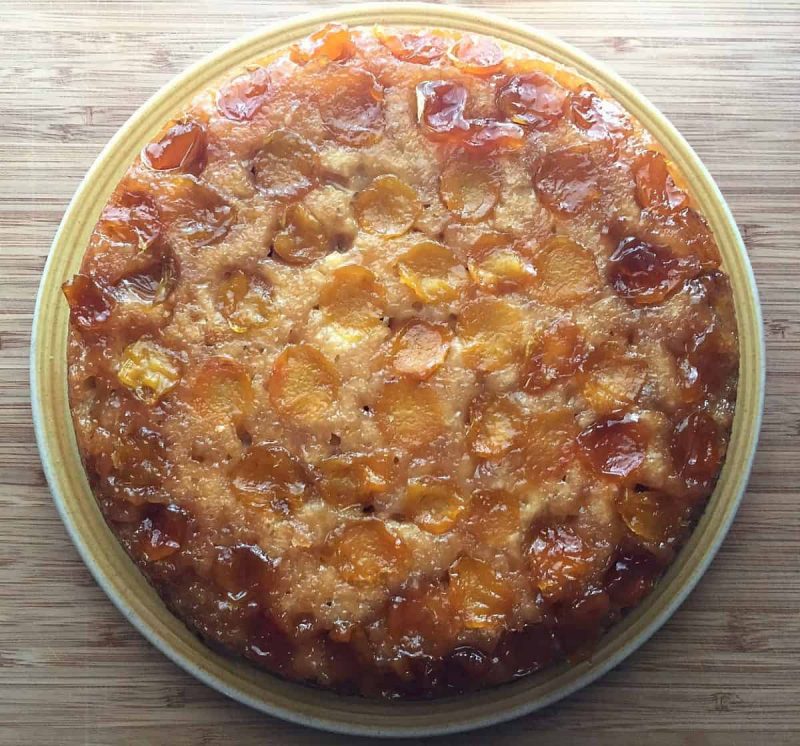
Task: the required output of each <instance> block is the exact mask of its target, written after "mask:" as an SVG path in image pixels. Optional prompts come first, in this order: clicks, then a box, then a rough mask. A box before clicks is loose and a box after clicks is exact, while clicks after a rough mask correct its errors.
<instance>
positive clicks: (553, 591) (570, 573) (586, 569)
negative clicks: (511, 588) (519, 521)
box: [528, 523, 610, 602]
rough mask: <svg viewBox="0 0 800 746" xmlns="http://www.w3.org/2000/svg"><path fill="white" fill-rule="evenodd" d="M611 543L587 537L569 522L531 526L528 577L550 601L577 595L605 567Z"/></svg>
mask: <svg viewBox="0 0 800 746" xmlns="http://www.w3.org/2000/svg"><path fill="white" fill-rule="evenodd" d="M609 553H610V547H609V546H608V544H607V542H605V541H604V540H600V539H596V540H593V541H592V540H589V539H587V538H586V537H584V536H582V535H581V533H579V532H578V530H577V529H576V527H575V526H573V525H572V524H571V523H562V524H556V525H544V526H539V525H537V526H534V527H533V529H532V532H531V541H530V545H529V548H528V564H529V567H530V571H531V579H532V581H533V583H534V585H535V586H536V587H537V588H538V589H539V590H540V591H541V593H542V595H543V596H544V597H545V599H547V600H548V601H551V602H557V601H562V602H563V601H570V600H573V599H576V598H577V597H578V596H579V595H580V594H581V592H582V591H583V590H584V588H586V586H587V585H588V584H589V583H590V582H591V581H592V580H593V579H594V578H595V577H597V576H598V574H599V573H601V572H603V570H604V569H605V563H606V561H607V559H608V554H609Z"/></svg>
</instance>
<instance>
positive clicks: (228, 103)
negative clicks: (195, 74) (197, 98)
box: [217, 67, 271, 122]
mask: <svg viewBox="0 0 800 746" xmlns="http://www.w3.org/2000/svg"><path fill="white" fill-rule="evenodd" d="M270 92H271V84H270V77H269V73H268V72H267V69H266V68H264V67H256V68H254V69H253V70H249V71H248V72H245V73H242V74H241V75H239V76H238V77H237V78H234V79H233V80H232V81H231V82H230V83H227V84H226V85H224V86H222V88H220V89H219V93H218V94H217V110H218V111H219V113H220V114H222V116H224V117H225V118H227V119H231V120H233V121H234V122H249V121H250V120H251V119H253V117H255V115H256V114H257V113H258V112H259V111H260V110H261V108H262V107H263V106H264V104H265V103H266V102H267V100H268V99H269V96H270Z"/></svg>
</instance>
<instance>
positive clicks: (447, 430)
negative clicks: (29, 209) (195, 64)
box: [64, 24, 738, 698]
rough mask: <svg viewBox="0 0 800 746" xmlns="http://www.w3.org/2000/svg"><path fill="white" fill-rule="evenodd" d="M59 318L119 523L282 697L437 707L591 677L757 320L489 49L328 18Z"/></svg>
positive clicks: (159, 137) (113, 227) (591, 102)
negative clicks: (512, 688) (501, 689)
mask: <svg viewBox="0 0 800 746" xmlns="http://www.w3.org/2000/svg"><path fill="white" fill-rule="evenodd" d="M64 294H65V296H66V300H67V302H68V303H69V307H70V332H69V342H68V362H69V380H68V386H69V394H70V403H71V410H72V416H73V422H74V428H75V434H76V438H77V442H78V446H79V449H80V452H81V456H82V459H83V463H84V465H85V469H86V474H87V477H88V480H89V483H90V485H91V488H92V491H93V493H94V495H95V496H96V498H97V501H98V504H99V507H100V509H101V510H102V512H103V514H104V516H105V519H106V521H107V523H108V525H109V527H110V529H111V530H112V531H113V532H114V534H115V535H116V536H117V538H118V539H119V541H120V542H121V544H122V546H123V547H124V548H125V550H126V551H127V552H128V554H129V555H130V556H131V558H132V560H133V561H134V562H136V564H137V565H138V566H139V568H140V569H141V571H142V572H143V573H144V575H145V576H146V577H147V579H148V580H149V582H150V583H151V584H152V585H153V586H154V588H155V589H156V590H157V591H158V593H159V595H160V596H161V598H162V599H163V601H164V603H165V604H166V605H167V606H168V607H169V608H170V609H171V610H172V612H173V613H174V614H175V615H177V616H178V617H179V618H180V619H182V620H183V621H184V622H185V623H186V624H187V626H188V627H189V628H190V629H192V630H193V631H194V632H195V633H197V634H198V635H199V636H200V637H201V638H202V639H203V640H204V641H205V642H206V643H207V644H208V645H209V646H212V647H213V648H215V649H217V650H219V651H221V652H223V653H224V654H228V655H236V656H242V657H244V658H246V659H248V660H249V661H251V662H252V663H253V664H254V665H256V666H258V667H261V668H263V669H266V670H268V671H270V672H272V673H275V674H277V675H280V676H283V677H285V678H287V679H291V680H296V681H301V682H306V683H309V684H313V685H316V686H320V687H325V688H330V689H334V690H336V691H339V692H344V693H356V694H361V695H363V696H368V697H388V698H427V697H436V696H442V695H449V694H456V693H459V692H463V691H466V690H471V689H475V688H480V687H486V686H492V685H497V684H500V683H503V682H506V681H509V680H512V679H515V678H518V677H521V676H524V675H527V674H530V673H532V672H534V671H538V670H541V669H544V668H547V667H549V666H552V665H555V664H557V663H561V662H564V661H566V662H567V664H570V663H574V662H576V661H579V660H582V659H585V658H586V657H587V656H590V655H591V652H592V650H593V648H594V647H595V646H596V645H597V643H598V641H600V639H601V638H602V635H603V634H604V632H605V631H606V630H607V629H608V628H609V627H610V626H611V625H612V624H614V623H615V622H616V621H618V620H619V619H620V618H621V617H622V616H623V615H624V614H626V613H627V612H628V611H629V610H631V609H632V608H634V607H636V606H637V605H638V604H639V603H640V602H642V601H643V599H645V598H646V596H647V594H648V593H649V592H650V591H651V589H652V588H653V586H654V585H655V584H656V583H657V582H658V579H659V577H660V576H661V575H662V574H663V572H664V571H665V570H666V568H668V567H669V565H670V563H671V562H672V560H673V559H674V558H675V556H676V553H677V552H678V551H679V550H680V547H681V545H682V544H683V543H684V542H685V540H686V539H687V537H688V536H689V535H690V533H691V531H692V528H693V526H694V525H695V523H696V521H697V520H698V518H699V516H700V515H701V514H702V512H703V510H704V508H705V505H706V503H707V501H708V498H709V497H710V495H711V493H712V491H713V489H714V485H715V482H716V479H717V476H718V473H719V471H720V469H721V467H722V464H723V462H724V457H725V451H726V445H727V441H728V439H729V436H730V430H731V424H732V418H733V411H734V406H735V399H736V382H737V370H738V348H737V338H736V321H735V314H734V308H733V302H732V295H731V290H730V286H729V283H728V279H727V277H726V275H725V274H724V272H723V270H722V268H721V266H720V255H719V252H718V249H717V245H716V242H715V239H714V236H713V234H712V232H711V230H710V229H709V227H708V225H707V223H706V221H705V219H704V217H703V215H702V214H701V213H700V212H699V210H698V207H697V204H696V202H695V200H694V198H693V196H692V194H691V188H690V185H689V184H687V183H686V180H685V178H684V177H683V175H682V174H681V173H680V172H679V171H678V169H677V168H676V166H675V165H674V164H673V163H671V162H670V160H669V157H668V155H667V154H666V152H665V150H664V149H663V148H662V147H661V146H660V145H659V143H657V142H655V141H654V140H653V138H652V137H651V136H650V135H649V134H648V133H647V132H646V131H645V130H644V129H643V127H642V126H641V124H640V123H638V122H637V121H636V120H635V119H634V118H633V117H632V116H631V115H630V114H629V113H628V112H626V111H625V110H624V108H623V107H622V106H621V105H620V104H618V103H617V102H615V101H614V100H613V99H611V98H610V97H609V96H608V95H607V94H605V93H604V92H603V91H602V90H599V89H598V88H597V87H596V86H594V85H593V84H592V83H590V82H589V81H586V80H583V79H581V78H580V77H579V76H578V75H577V74H576V73H575V72H573V71H571V70H568V69H565V68H562V67H560V66H558V65H556V64H555V63H553V62H552V61H549V60H547V59H544V58H541V57H539V56H536V55H534V54H532V53H531V52H529V51H527V50H523V49H522V48H518V47H513V46H510V45H505V44H501V43H499V42H497V41H494V40H492V39H491V38H489V37H487V36H480V35H472V34H462V33H458V32H454V31H450V30H447V31H443V30H438V29H406V28H391V29H389V28H381V27H374V28H366V27H363V28H361V27H359V28H348V27H345V26H342V25H338V24H329V25H326V26H324V27H322V28H320V29H319V30H318V31H316V32H315V33H314V34H312V35H311V36H309V37H308V38H306V39H303V40H302V41H299V42H297V43H296V44H294V45H292V46H291V47H289V48H286V49H283V50H280V51H279V52H277V53H276V54H273V55H272V56H271V57H269V58H268V59H265V60H260V61H257V62H255V63H253V64H252V65H250V66H248V67H247V68H246V69H243V70H237V71H231V76H230V77H229V79H227V80H224V81H220V82H219V84H218V85H217V86H216V87H215V88H214V89H213V90H210V91H207V92H205V93H203V94H202V95H200V96H198V97H197V98H196V99H195V100H194V101H193V102H192V103H191V105H190V106H189V107H188V109H186V111H183V112H181V113H179V114H178V116H176V117H175V118H174V119H173V120H171V121H169V122H167V123H165V124H164V126H163V128H162V129H161V130H160V131H159V132H156V133H153V137H152V139H151V141H150V142H149V143H148V144H147V145H146V146H145V147H144V148H143V150H142V151H141V154H140V156H139V157H137V158H136V160H135V162H134V163H133V164H132V165H131V166H130V168H129V169H128V171H127V173H126V174H125V175H124V177H123V178H122V180H121V181H120V183H119V185H118V186H117V188H116V189H115V190H114V192H113V194H112V195H111V196H110V198H109V200H108V202H107V204H106V205H105V207H104V208H103V210H102V214H101V215H100V217H99V220H98V222H97V225H96V226H95V228H94V230H93V232H92V235H91V238H90V241H89V244H88V247H87V248H86V250H85V254H84V256H83V260H82V263H81V266H80V270H79V272H78V274H76V275H75V276H74V277H73V278H72V279H71V280H70V281H69V282H67V283H66V284H65V285H64Z"/></svg>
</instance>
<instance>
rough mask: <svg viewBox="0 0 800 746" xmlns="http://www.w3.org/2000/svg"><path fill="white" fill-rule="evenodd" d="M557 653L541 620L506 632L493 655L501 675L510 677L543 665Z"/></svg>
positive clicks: (534, 669)
mask: <svg viewBox="0 0 800 746" xmlns="http://www.w3.org/2000/svg"><path fill="white" fill-rule="evenodd" d="M560 656H561V649H560V647H559V645H558V642H557V641H556V638H555V636H554V635H553V630H552V628H551V626H550V625H548V624H546V623H544V622H541V623H539V624H529V625H527V626H526V627H525V628H524V629H522V630H511V631H508V632H506V633H505V634H504V635H503V636H502V638H501V639H500V643H499V645H498V646H497V649H496V650H495V658H496V659H497V661H498V663H499V664H500V665H501V666H502V667H503V669H504V673H505V675H506V676H507V677H514V678H518V677H520V676H527V675H528V674H529V673H533V672H534V671H540V670H542V669H543V668H547V667H548V666H550V665H552V664H553V663H555V662H556V660H558V658H559V657H560ZM504 678H505V677H504Z"/></svg>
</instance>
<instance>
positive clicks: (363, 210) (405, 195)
mask: <svg viewBox="0 0 800 746" xmlns="http://www.w3.org/2000/svg"><path fill="white" fill-rule="evenodd" d="M353 209H354V210H355V214H356V218H357V219H358V224H359V226H360V227H361V229H362V230H365V231H367V232H368V233H377V234H379V235H382V236H402V235H403V234H404V233H407V232H408V231H409V230H410V229H411V226H412V225H414V221H415V220H416V219H417V217H418V216H419V214H420V212H421V211H422V205H421V204H420V201H419V197H417V193H416V191H414V189H413V188H412V187H410V186H409V185H408V184H407V183H406V182H405V181H403V180H402V179H400V178H398V177H397V176H394V175H392V174H386V175H384V176H376V177H375V178H374V179H373V180H372V182H371V183H370V185H369V186H368V187H367V188H366V189H363V190H362V191H360V192H359V193H358V194H357V195H356V196H355V199H354V200H353Z"/></svg>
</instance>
